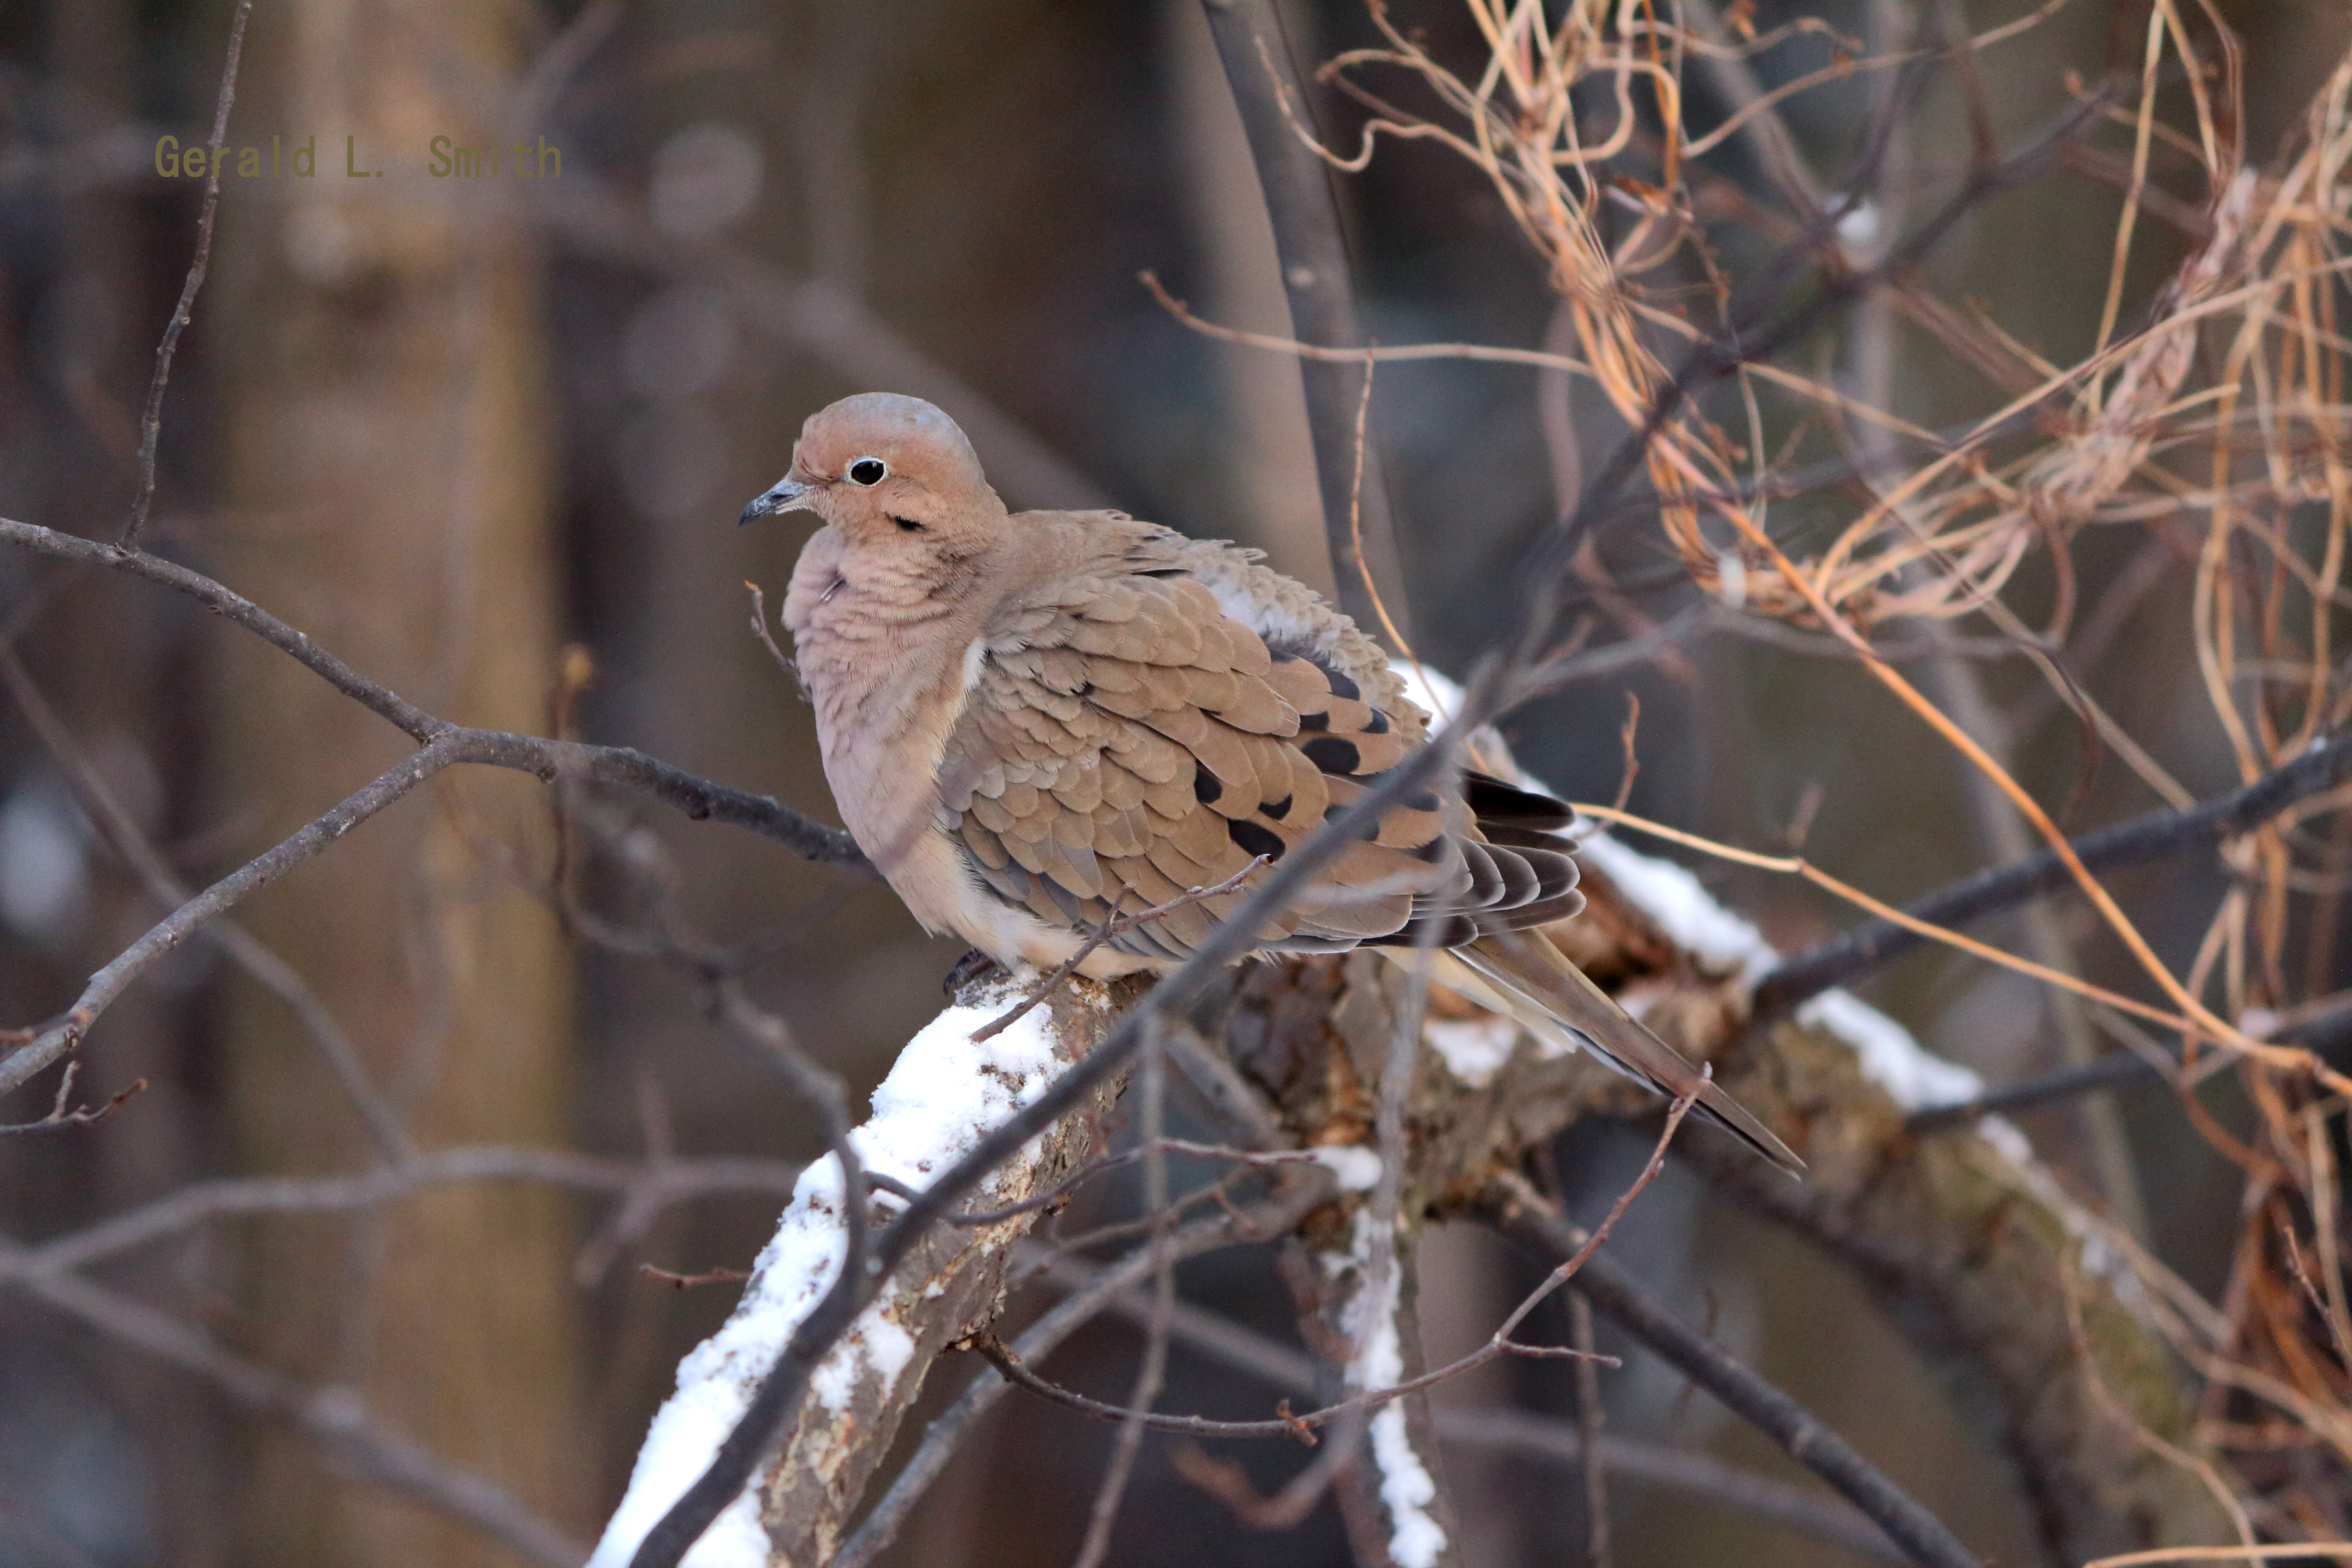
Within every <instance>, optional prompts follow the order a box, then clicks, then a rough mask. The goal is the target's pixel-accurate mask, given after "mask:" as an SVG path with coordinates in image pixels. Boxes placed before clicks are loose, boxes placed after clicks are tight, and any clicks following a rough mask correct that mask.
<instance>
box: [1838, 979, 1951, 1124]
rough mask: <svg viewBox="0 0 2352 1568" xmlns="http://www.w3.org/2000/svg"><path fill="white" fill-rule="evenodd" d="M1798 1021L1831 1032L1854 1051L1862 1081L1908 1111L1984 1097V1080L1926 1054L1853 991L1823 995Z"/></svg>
mask: <svg viewBox="0 0 2352 1568" xmlns="http://www.w3.org/2000/svg"><path fill="white" fill-rule="evenodd" d="M1797 1022H1799V1023H1801V1024H1808V1025H1811V1026H1813V1027H1815V1028H1821V1029H1827V1030H1828V1031H1829V1032H1830V1033H1831V1034H1832V1035H1835V1036H1836V1037H1838V1038H1840V1039H1842V1040H1843V1041H1844V1042H1845V1043H1846V1044H1848V1045H1850V1046H1852V1047H1853V1049H1854V1055H1856V1056H1857V1057H1859V1058H1861V1059H1862V1073H1863V1076H1864V1078H1866V1079H1870V1080H1871V1082H1873V1083H1874V1084H1876V1085H1877V1086H1878V1087H1879V1088H1881V1089H1885V1091H1886V1092H1887V1095H1888V1096H1889V1097H1890V1098H1891V1099H1893V1100H1894V1101H1895V1104H1897V1105H1899V1106H1901V1107H1902V1108H1903V1109H1904V1110H1927V1109H1928V1108H1930V1107H1931V1106H1937V1105H1958V1104H1960V1103H1962V1102H1963V1101H1966V1100H1974V1099H1975V1098H1976V1097H1977V1096H1978V1095H1979V1094H1981V1093H1983V1092H1984V1079H1980V1078H1979V1077H1978V1076H1977V1075H1976V1074H1975V1073H1974V1072H1973V1071H1971V1070H1970V1069H1969V1068H1964V1067H1962V1066H1961V1065H1960V1064H1959V1063H1958V1062H1953V1061H1946V1060H1945V1059H1944V1058H1942V1057H1939V1056H1937V1055H1936V1054H1935V1053H1934V1052H1933V1051H1930V1050H1928V1049H1927V1047H1924V1046H1922V1045H1920V1043H1919V1042H1918V1041H1917V1040H1916V1039H1915V1038H1913V1037H1912V1034H1911V1031H1910V1030H1908V1029H1906V1028H1905V1027H1904V1026H1902V1025H1900V1024H1898V1023H1896V1022H1895V1020H1894V1019H1892V1018H1890V1017H1888V1016H1886V1015H1885V1014H1884V1013H1882V1012H1880V1011H1879V1010H1878V1009H1877V1008H1875V1007H1873V1006H1871V1005H1869V1004H1868V1003H1866V1002H1864V1001H1862V1000H1860V999H1859V998H1858V997H1856V996H1855V995H1854V994H1853V993H1852V992H1850V991H1824V992H1822V994H1820V995H1818V996H1816V997H1814V998H1813V999H1812V1000H1811V1001H1809V1002H1807V1003H1805V1004H1804V1005H1802V1006H1801V1007H1799V1008H1798V1009H1797Z"/></svg>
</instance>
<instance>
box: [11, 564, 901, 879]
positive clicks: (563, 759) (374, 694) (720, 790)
mask: <svg viewBox="0 0 2352 1568" xmlns="http://www.w3.org/2000/svg"><path fill="white" fill-rule="evenodd" d="M0 542H5V543H8V544H14V545H17V546H19V547H21V548H24V549H27V550H32V551H35V552H38V553H40V554H43V555H48V556H53V557H55V558H57V559H58V560H62V561H71V562H79V563H84V564H88V565H93V566H102V567H105V568H107V569H109V570H111V571H119V572H125V573H128V574H131V575H132V576H137V577H143V578H145V579H147V580H148V581H149V582H151V583H157V584H162V585H163V586H164V587H167V588H171V589H173V590H175V591H177V592H179V593H182V594H185V595H188V596H189V597H190V598H192V599H194V600H195V601H196V602H197V603H198V604H200V605H204V606H205V608H206V609H208V610H210V611H212V612H213V613H214V614H215V615H217V616H221V617H222V618H223V619H225V620H227V621H231V622H233V623H235V624H236V625H237V626H243V627H244V628H245V629H246V630H247V631H249V632H251V633H253V634H254V635H255V636H256V637H260V638H261V639H262V640H263V641H264V642H267V643H268V644H269V645H270V646H271V647H276V648H278V649H279V650H280V651H281V652H283V653H285V654H287V655H288V656H289V657H290V658H293V659H295V660H296V661H297V662H299V663H300V664H301V665H303V666H304V667H305V668H309V669H310V671H311V672H312V673H314V674H316V675H317V676H318V677H319V678H320V679H322V680H324V681H326V682H327V684H328V685H330V686H332V687H333V688H334V689H336V690H338V691H340V692H341V693H342V694H343V695H344V696H346V697H349V698H350V699H351V700H352V701H354V702H357V703H358V704H360V706H362V707H363V708H365V709H367V710H369V711H370V712H373V713H375V714H377V715H379V716H380V717H382V718H383V719H384V720H385V721H387V722H389V723H391V724H392V725H394V727H395V728H397V729H398V730H400V731H401V732H402V733H404V734H405V735H406V736H408V738H409V739H411V740H413V741H415V742H419V743H420V744H423V743H425V742H430V741H433V740H435V739H436V738H438V737H439V736H441V735H443V734H445V733H446V732H448V731H454V730H456V729H457V726H456V725H454V724H451V723H450V722H449V721H446V720H445V719H437V718H435V717H434V716H433V715H432V714H430V713H427V712H425V710H423V709H421V708H418V707H417V706H415V704H414V703H412V702H409V701H408V700H405V699H404V698H402V697H400V696H399V695H398V694H396V693H394V691H392V690H390V689H388V688H386V687H383V686H382V685H379V684H378V683H377V682H375V681H373V680H371V679H368V678H367V677H365V676H363V675H362V674H360V673H359V672H358V671H357V670H355V669H353V668H352V667H351V666H349V665H347V664H345V663H344V662H343V661H342V660H341V659H340V658H336V657H335V656H334V655H333V654H331V653H330V652H328V651H327V650H326V649H325V648H323V647H320V646H319V645H318V644H316V643H315V642H313V641H311V639H310V637H309V636H307V635H306V634H304V633H302V632H299V631H296V630H295V629H294V628H293V627H291V626H288V625H287V624H286V623H285V622H283V621H281V620H279V619H278V617H277V616H273V615H271V614H269V613H268V611H266V610H264V609H262V608H261V607H260V606H258V605H255V604H254V603H253V602H252V601H250V600H248V599H247V598H245V597H244V596H243V595H239V594H237V593H236V592H234V591H233V590H231V589H229V588H226V587H224V586H222V585H221V584H218V583H216V582H215V581H213V580H212V579H211V578H209V577H206V576H205V575H203V574H201V573H196V572H191V571H189V570H188V569H187V568H186V567H184V566H179V565H175V564H173V563H171V562H168V561H165V560H163V559H161V558H160V557H157V556H154V555H150V554H148V553H146V552H143V551H121V550H117V549H115V548H114V547H112V546H110V545H105V544H100V543H97V542H94V541H91V540H87V539H79V538H76V537H75V536H74V535H72V534H69V533H59V532H58V531H56V530H54V529H47V528H41V527H38V526H37V525H35V524H32V523H25V522H16V521H11V520H9V519H7V518H0ZM474 733H476V734H477V735H478V736H481V737H485V738H486V739H488V738H495V740H496V741H497V742H499V743H498V744H496V745H488V746H486V747H485V748H484V749H483V750H484V754H483V755H481V756H480V757H478V758H475V759H471V760H477V761H481V762H485V763H489V764H490V765H492V766H495V767H508V768H515V769H518V770H520V771H521V772H524V773H537V774H539V775H540V776H541V777H542V778H553V777H554V776H556V775H557V774H559V773H561V774H562V775H563V776H565V777H568V778H574V779H579V780H582V781H584V782H586V783H590V784H617V785H620V786H622V787H624V788H628V789H634V790H638V791H641V792H643V793H645V794H647V795H653V796H654V797H655V798H656V799H657V800H660V801H661V802H662V803H663V804H665V805H671V806H675V807H676V808H677V809H678V810H680V811H682V812H684V813H686V815H687V816H691V817H693V818H695V819H697V820H698V821H699V820H701V819H703V818H706V817H709V818H715V819H717V820H718V821H720V822H726V823H731V824H732V825H734V826H738V827H748V828H750V829H751V830H752V831H753V832H755V833H758V834H760V835H761V836H762V837H768V838H772V839H774V840H775V841H776V842H777V843H779V844H782V845H783V846H784V847H786V848H788V849H791V850H792V851H793V853H794V854H797V855H800V856H802V857H803V858H806V859H810V860H816V861H820V862H823V863H824V864H826V865H830V866H840V867H843V868H852V869H861V870H862V869H867V868H866V858H865V856H864V855H863V854H862V853H860V852H859V850H858V848H857V846H856V841H855V840H853V839H852V838H851V837H849V835H847V834H846V833H844V832H842V831H841V830H840V829H839V828H835V827H827V826H824V825H823V824H821V823H816V822H812V821H810V820H809V819H808V818H807V817H804V816H801V815H800V814H799V813H798V812H795V811H793V810H791V809H789V808H788V807H785V806H781V805H777V804H776V803H775V802H774V801H773V800H771V799H769V798H768V797H767V796H765V795H746V794H744V793H743V792H742V791H740V790H731V789H728V788H726V787H724V786H723V785H719V784H711V783H709V782H708V781H706V780H703V779H698V778H696V777H695V776H694V775H693V774H691V773H687V772H685V771H684V770H682V769H679V768H675V767H672V766H671V765H670V764H669V763H664V762H660V761H657V760H656V759H655V758H652V757H648V756H646V754H645V753H644V752H637V751H634V750H631V749H629V748H627V747H623V746H584V745H581V744H579V743H577V742H564V741H547V740H541V739H538V738H536V737H533V736H529V735H515V734H509V733H507V732H506V731H488V730H485V731H474Z"/></svg>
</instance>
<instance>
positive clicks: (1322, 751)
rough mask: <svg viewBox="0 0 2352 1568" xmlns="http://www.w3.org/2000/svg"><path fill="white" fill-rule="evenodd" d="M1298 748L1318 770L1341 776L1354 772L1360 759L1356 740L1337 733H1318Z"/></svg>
mask: <svg viewBox="0 0 2352 1568" xmlns="http://www.w3.org/2000/svg"><path fill="white" fill-rule="evenodd" d="M1298 749H1299V750H1300V751H1302V752H1306V753H1307V761H1308V762H1310V763H1314V764H1315V766H1316V767H1317V769H1318V770H1319V771H1321V772H1323V773H1336V774H1338V775H1339V776H1341V777H1343V778H1344V777H1345V776H1347V775H1348V774H1349V773H1354V772H1355V771H1356V768H1357V765H1358V763H1360V762H1361V761H1362V758H1361V756H1360V754H1359V753H1358V752H1357V751H1356V742H1353V741H1349V740H1346V739H1343V738H1342V737H1340V736H1338V735H1318V736H1317V737H1316V738H1315V739H1314V740H1312V741H1309V742H1307V743H1306V744H1305V745H1303V746H1301V747H1299V748H1298Z"/></svg>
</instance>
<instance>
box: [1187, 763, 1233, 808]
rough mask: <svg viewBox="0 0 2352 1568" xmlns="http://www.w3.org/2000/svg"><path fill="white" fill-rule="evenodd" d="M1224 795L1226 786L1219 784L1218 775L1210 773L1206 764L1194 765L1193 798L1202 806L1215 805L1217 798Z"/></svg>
mask: <svg viewBox="0 0 2352 1568" xmlns="http://www.w3.org/2000/svg"><path fill="white" fill-rule="evenodd" d="M1224 793H1225V786H1224V785H1223V784H1219V783H1218V782H1217V775H1216V774H1214V773H1211V772H1210V771H1209V769H1208V765H1207V764H1206V763H1198V762H1196V763H1193V764H1192V798H1193V799H1194V800H1197V801H1199V802H1200V803H1201V804H1202V805H1215V804H1216V803H1217V798H1218V797H1219V796H1220V795H1223V794H1224Z"/></svg>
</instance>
